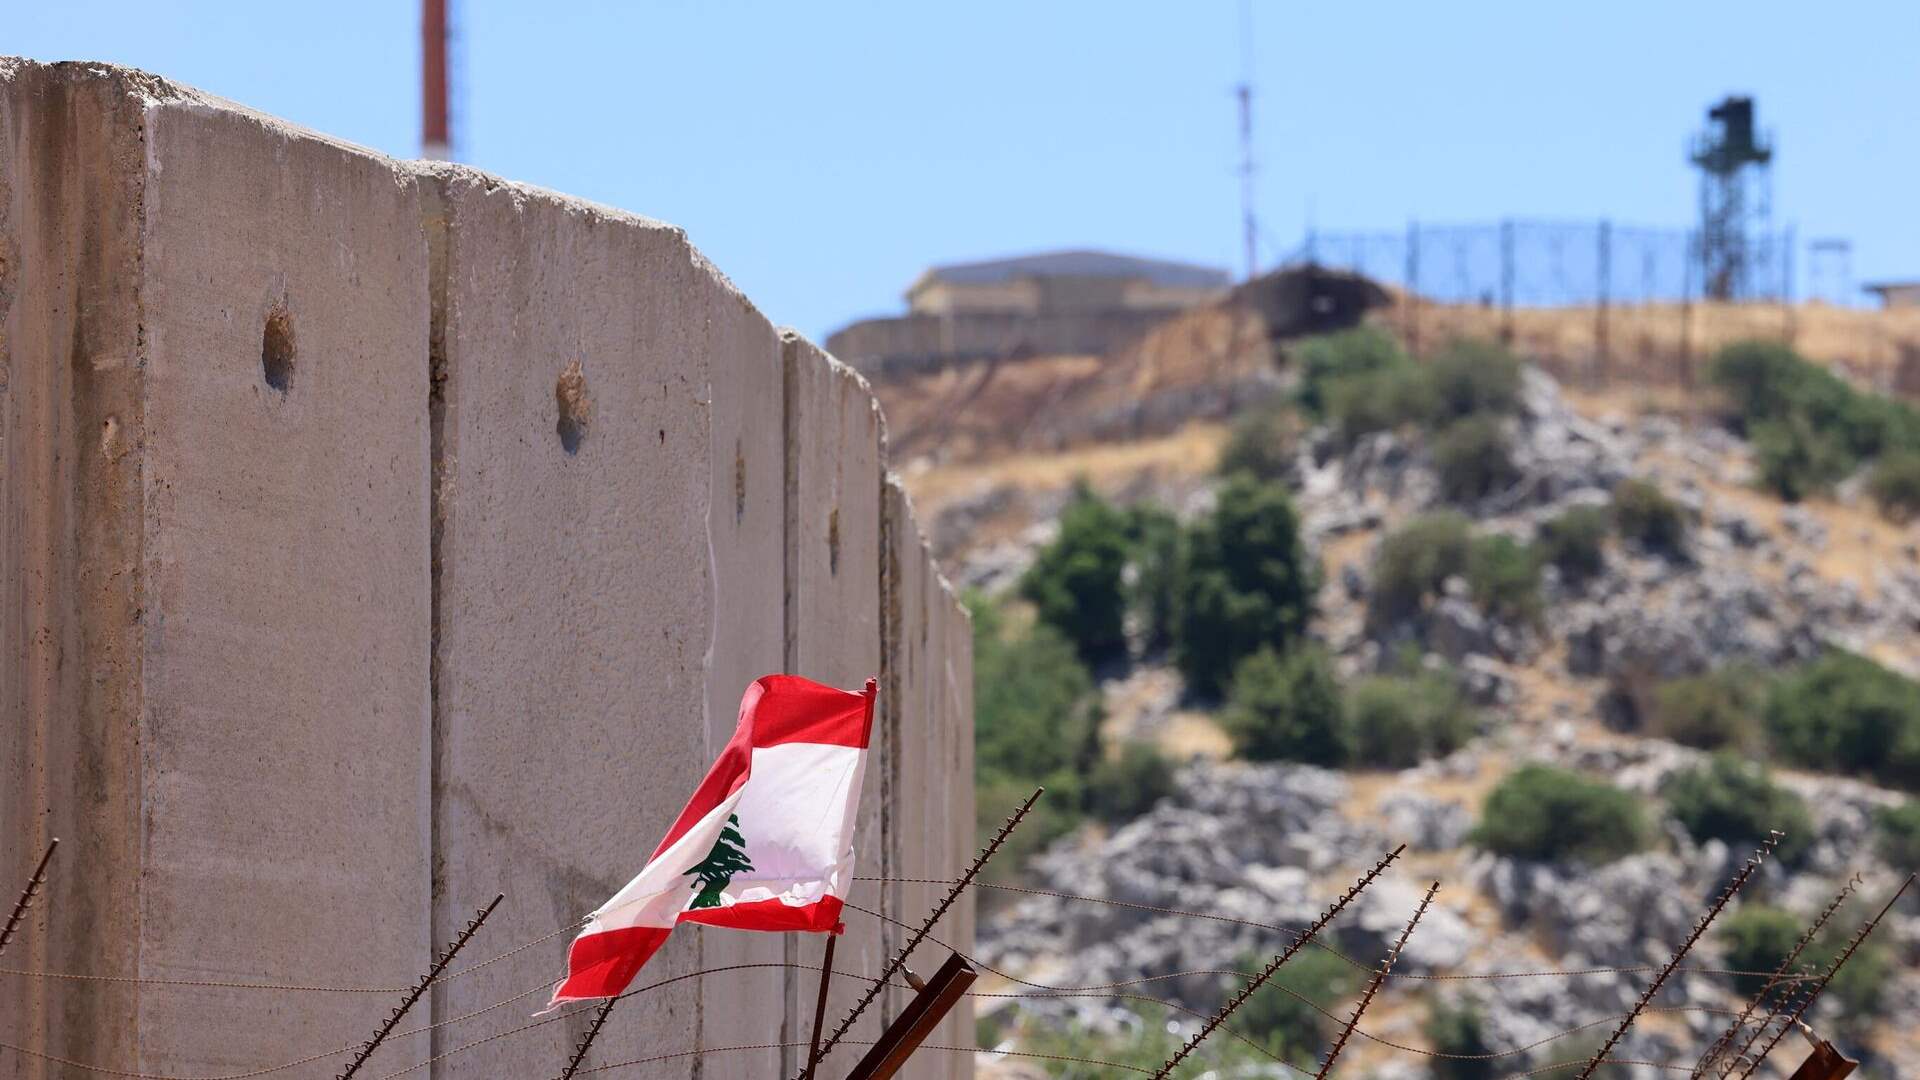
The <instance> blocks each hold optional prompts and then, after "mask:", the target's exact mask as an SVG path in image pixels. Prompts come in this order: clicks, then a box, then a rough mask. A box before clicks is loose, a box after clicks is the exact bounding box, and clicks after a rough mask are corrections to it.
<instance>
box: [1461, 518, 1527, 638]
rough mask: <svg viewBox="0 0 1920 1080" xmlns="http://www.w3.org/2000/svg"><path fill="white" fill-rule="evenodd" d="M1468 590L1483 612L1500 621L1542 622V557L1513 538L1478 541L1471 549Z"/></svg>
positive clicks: (1491, 537) (1475, 539) (1468, 552)
mask: <svg viewBox="0 0 1920 1080" xmlns="http://www.w3.org/2000/svg"><path fill="white" fill-rule="evenodd" d="M1467 586H1468V587H1469V588H1470V589H1472V591H1473V602H1474V603H1475V604H1478V605H1479V606H1480V610H1482V611H1484V612H1486V613H1487V614H1488V615H1491V616H1493V617H1494V618H1496V619H1504V620H1506V621H1507V622H1513V623H1533V622H1538V621H1539V619H1540V615H1541V600H1540V559H1539V556H1537V555H1536V554H1535V553H1534V552H1533V551H1532V550H1530V549H1529V548H1528V547H1527V546H1526V545H1525V544H1522V543H1520V542H1519V541H1517V540H1515V539H1513V538H1512V537H1510V536H1503V535H1500V534H1498V533H1495V534H1493V535H1490V536H1476V537H1474V539H1473V542H1472V544H1471V545H1469V546H1468V548H1467Z"/></svg>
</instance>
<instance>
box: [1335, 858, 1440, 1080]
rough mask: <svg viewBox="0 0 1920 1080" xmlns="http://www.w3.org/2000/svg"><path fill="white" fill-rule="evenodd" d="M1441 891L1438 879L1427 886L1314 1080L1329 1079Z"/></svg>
mask: <svg viewBox="0 0 1920 1080" xmlns="http://www.w3.org/2000/svg"><path fill="white" fill-rule="evenodd" d="M1439 891H1440V883H1439V882H1437V881H1436V882H1434V883H1433V884H1432V885H1429V886H1427V895H1425V896H1423V897H1421V898H1420V906H1419V907H1417V908H1414V909H1413V918H1411V919H1409V920H1408V921H1407V926H1406V929H1404V930H1402V931H1400V940H1398V941H1396V942H1394V943H1393V948H1391V949H1388V950H1387V958H1386V959H1385V960H1382V961H1380V967H1379V968H1378V969H1377V970H1375V971H1374V973H1373V978H1371V979H1369V980H1367V989H1366V992H1365V993H1363V994H1361V995H1360V1001H1359V1003H1358V1004H1356V1005H1355V1006H1354V1007H1353V1015H1352V1016H1349V1017H1347V1023H1346V1026H1345V1027H1342V1028H1341V1029H1340V1035H1339V1037H1338V1038H1336V1039H1334V1040H1333V1048H1332V1049H1330V1050H1328V1051H1327V1060H1326V1061H1324V1062H1322V1063H1321V1065H1320V1071H1319V1072H1317V1073H1315V1074H1314V1080H1327V1074H1328V1073H1330V1072H1332V1071H1333V1062H1334V1059H1335V1058H1338V1057H1339V1056H1340V1051H1341V1050H1343V1049H1345V1048H1346V1045H1347V1040H1348V1039H1350V1038H1352V1037H1353V1029H1354V1028H1357V1027H1359V1026H1360V1014H1361V1013H1363V1012H1366V1011H1367V1006H1368V1005H1371V1004H1373V995H1375V994H1377V993H1379V992H1380V984H1381V983H1384V982H1386V981H1387V974H1388V973H1389V972H1391V971H1392V970H1393V962H1394V961H1395V960H1398V959H1400V950H1401V949H1403V948H1405V947H1406V944H1407V939H1408V938H1409V937H1412V936H1413V928H1414V927H1416V926H1418V925H1420V916H1422V915H1425V914H1426V913H1427V905H1429V904H1431V903H1433V894H1434V893H1437V892H1439Z"/></svg>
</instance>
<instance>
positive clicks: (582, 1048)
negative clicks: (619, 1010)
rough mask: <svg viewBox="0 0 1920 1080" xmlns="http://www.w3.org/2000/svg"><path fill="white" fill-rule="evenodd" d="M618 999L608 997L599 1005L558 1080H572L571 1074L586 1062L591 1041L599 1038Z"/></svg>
mask: <svg viewBox="0 0 1920 1080" xmlns="http://www.w3.org/2000/svg"><path fill="white" fill-rule="evenodd" d="M619 1000H620V999H619V998H618V997H610V998H608V999H607V1000H606V1001H604V1002H602V1003H601V1004H600V1009H599V1011H597V1012H595V1013H594V1014H593V1023H591V1024H588V1025H587V1031H586V1034H584V1035H582V1036H580V1041H579V1043H577V1044H576V1045H575V1046H574V1048H573V1056H572V1057H570V1058H568V1059H567V1067H566V1068H564V1069H562V1070H560V1080H573V1074H574V1073H575V1072H578V1071H579V1069H580V1063H581V1062H583V1061H585V1060H587V1051H588V1050H591V1049H592V1048H593V1040H595V1039H597V1038H599V1037H600V1028H601V1027H602V1026H603V1025H605V1024H606V1022H607V1014H608V1013H610V1012H612V1011H613V1005H614V1002H617V1001H619Z"/></svg>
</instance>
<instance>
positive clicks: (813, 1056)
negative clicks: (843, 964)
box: [801, 926, 843, 1080]
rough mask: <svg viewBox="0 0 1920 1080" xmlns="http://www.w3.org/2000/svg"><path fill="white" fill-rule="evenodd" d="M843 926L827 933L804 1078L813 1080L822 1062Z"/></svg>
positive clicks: (804, 1079)
mask: <svg viewBox="0 0 1920 1080" xmlns="http://www.w3.org/2000/svg"><path fill="white" fill-rule="evenodd" d="M842 929H843V928H842V927H839V926H836V927H834V928H833V932H832V933H831V934H828V935H827V955H826V956H825V957H824V958H823V959H822V960H821V961H820V996H819V997H817V998H815V999H814V1002H813V1041H812V1042H809V1043H808V1044H807V1071H806V1072H804V1073H802V1074H801V1076H802V1077H803V1080H813V1069H814V1066H816V1065H818V1064H820V1028H821V1027H822V1026H823V1025H825V1023H826V1020H827V982H828V980H830V979H832V978H833V947H834V945H836V944H837V943H839V941H840V931H841V930H842Z"/></svg>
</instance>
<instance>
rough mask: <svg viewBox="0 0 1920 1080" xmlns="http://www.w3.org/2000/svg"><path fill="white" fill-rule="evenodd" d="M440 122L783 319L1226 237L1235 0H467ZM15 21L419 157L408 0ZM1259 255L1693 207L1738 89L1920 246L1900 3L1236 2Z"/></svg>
mask: <svg viewBox="0 0 1920 1080" xmlns="http://www.w3.org/2000/svg"><path fill="white" fill-rule="evenodd" d="M453 2H454V6H455V16H456V33H457V35H458V38H457V44H456V60H457V64H458V68H457V70H458V73H459V75H460V85H459V86H458V87H457V89H456V113H457V115H456V121H455V122H456V138H457V142H458V147H457V153H458V156H459V157H460V158H461V159H462V160H464V161H467V162H469V163H472V164H474V165H478V166H480V167H482V168H485V169H488V170H491V171H494V172H498V173H501V174H503V175H506V176H510V177H513V178H515V179H520V180H525V181H529V182H532V183H537V184H543V185H546V186H549V187H554V188H558V189H560V190H563V191H567V192H571V193H575V194H579V195H583V196H587V197H589V198H593V199H597V200H600V201H603V202H607V203H611V204H614V205H616V206H620V207H624V208H627V209H630V210H635V211H638V212H640V213H644V214H648V215H651V216H653V217H657V218H661V219H664V220H666V221H671V222H673V223H675V224H678V225H681V226H683V227H685V228H686V229H687V230H688V232H689V233H690V234H691V235H692V237H693V240H694V242H695V243H696V244H698V245H699V246H700V247H701V248H702V249H703V250H704V251H705V252H706V253H707V254H708V255H709V256H710V257H711V258H712V259H713V260H714V261H715V262H716V263H717V264H719V265H720V266H721V267H722V268H723V269H724V270H726V271H727V273H728V274H729V275H730V276H732V277H733V278H734V280H735V281H736V282H738V283H739V284H740V285H741V287H742V288H744V289H745V290H746V291H747V293H748V295H750V296H751V297H753V298H754V300H755V301H756V302H757V303H758V304H759V305H760V306H761V308H762V309H763V310H765V311H766V312H767V313H768V315H769V316H770V317H772V318H773V319H775V320H776V321H778V322H782V323H788V324H791V325H794V326H797V327H799V328H800V329H802V330H804V331H806V332H808V333H809V334H812V335H815V336H824V335H825V334H826V333H828V332H829V331H831V330H833V329H835V328H836V327H838V326H839V325H840V324H842V323H844V322H846V321H847V320H849V319H851V318H854V317H857V316H861V315H865V314H872V313H880V312H887V311H893V310H896V309H897V308H898V306H899V303H900V301H899V293H900V291H901V290H902V289H903V288H904V287H905V286H906V284H907V283H908V282H909V281H910V280H911V279H912V277H913V276H914V275H915V274H916V273H917V272H918V271H919V270H920V269H921V268H922V267H924V266H925V265H927V264H928V263H932V262H946V261H955V260H961V259H967V258H974V257H986V256H993V255H999V254H1008V253H1016V252H1023V251H1028V250H1035V249H1044V248H1053V247H1068V246H1076V247H1078V246H1088V247H1103V248H1111V249H1116V250H1123V251H1137V252H1141V253H1146V254H1153V255H1161V256H1168V257H1174V258H1182V259H1190V260H1194V261H1199V262H1205V263H1212V264H1216V265H1219V266H1222V267H1237V266H1238V264H1239V261H1240V257H1239V240H1238V214H1239V210H1238V202H1237V187H1236V182H1235V179H1234V175H1233V167H1234V161H1235V155H1236V148H1235V120H1234V111H1233V99H1232V95H1231V87H1232V84H1233V83H1234V82H1235V81H1236V80H1237V79H1238V71H1239V66H1240V53H1239V45H1238V31H1239V13H1238V6H1237V3H1236V0H1180V2H1166V3H1135V2H1127V0H1090V2H1064V0H1063V2H1046V0H974V2H972V3H968V4H964V5H962V4H933V3H925V2H912V0H895V2H893V3H864V4H854V3H826V2H819V0H816V2H811V3H781V4H774V3H754V2H745V0H734V2H731V3H727V2H717V0H708V2H705V3H698V2H692V0H684V2H671V3H667V2H662V3H629V4H616V3H584V2H581V3H570V2H566V0H546V2H543V3H539V4H531V3H522V4H512V3H506V2H504V0H494V2H486V0H453ZM0 6H4V7H5V8H7V9H8V10H7V11H6V13H5V15H4V17H0V52H7V53H17V54H24V55H26V56H31V57H34V58H36V59H42V60H54V59H95V60H109V61H114V62H118V63H125V64H133V65H137V66H139V67H144V68H147V69H150V70H153V71H156V72H159V73H162V74H165V75H168V76H171V77H173V78H176V79H179V80H181V81H184V82H187V83H191V84H193V85H196V86H199V87H201V88H203V89H206V90H209V91H212V92H214V93H217V94H221V95H223V96H226V97H231V98H234V99H237V100H239V101H242V102H245V103H247V104H249V105H252V106H254V107H256V108H260V109H264V110H266V111H268V112H273V113H277V114H279V115H282V116H285V117H288V118H290V119H292V120H294V121H296V122H298V123H301V124H305V125H308V126H310V127H314V128H318V129H320V130H323V131H326V132H329V133H332V134H335V135H338V136H341V137H343V138H347V139H350V140H353V141H355V142H359V143H363V144H365V145H368V146H372V147H374V148H377V149H379V150H383V151H386V152H389V153H393V154H397V155H404V156H412V155H413V154H414V153H416V152H417V144H418V131H419V119H418V105H417V98H418V91H417V86H418V80H419V76H418V71H419V60H418V39H419V35H418V14H417V5H416V4H415V3H413V2H411V0H335V2H332V3H326V4H298V3H277V4H262V3H259V2H258V0H252V2H248V3H241V2H238V0H233V2H226V0H220V2H215V0H205V2H178V3H167V4H156V3H153V2H152V0H139V2H135V0H59V2H56V3H35V2H33V0H3V2H0ZM1253 23H1254V38H1255V48H1254V56H1255V61H1256V73H1255V79H1256V83H1257V86H1258V90H1257V93H1258V97H1257V100H1256V119H1255V127H1256V132H1255V138H1256V144H1257V151H1256V152H1257V155H1258V157H1259V160H1260V163H1261V169H1262V171H1261V173H1260V179H1259V189H1258V203H1259V209H1260V213H1261V216H1262V219H1263V221H1264V228H1263V232H1264V234H1265V239H1264V241H1263V247H1264V251H1263V258H1266V259H1269V260H1271V259H1273V258H1276V257H1277V256H1278V255H1279V254H1281V253H1282V252H1283V251H1285V250H1290V249H1291V248H1293V247H1294V246H1295V245H1296V244H1297V243H1298V241H1299V239H1300V237H1301V236H1302V234H1303V231H1304V229H1305V228H1306V225H1307V223H1308V221H1309V219H1310V217H1311V220H1313V221H1314V222H1316V223H1317V224H1318V225H1319V226H1320V227H1321V228H1324V229H1338V228H1382V229H1398V228H1401V227H1403V226H1404V223H1405V222H1406V221H1407V220H1409V219H1410V218H1414V217H1418V218H1419V219H1421V220H1423V221H1435V222H1445V221H1469V220H1490V219H1494V218H1497V217H1499V216H1501V215H1506V214H1514V215H1541V216H1552V217H1566V218H1592V217H1598V216H1601V215H1607V216H1610V217H1612V218H1614V219H1616V220H1619V221H1622V222H1632V223H1638V224H1649V225H1684V224H1686V223H1688V222H1690V221H1691V219H1692V215H1693V213H1694V200H1695V186H1694V181H1693V177H1692V175H1691V173H1690V170H1689V169H1688V168H1687V166H1686V164H1685V162H1684V159H1683V152H1682V151H1683V146H1684V142H1685V139H1686V137H1687V136H1688V135H1689V134H1690V133H1692V132H1693V131H1694V130H1695V129H1696V128H1698V127H1699V126H1700V123H1701V120H1702V119H1703V112H1704V109H1705V108H1706V106H1707V105H1708V104H1709V103H1710V102H1712V101H1715V100H1718V99H1719V98H1720V97H1721V96H1722V95H1724V94H1726V93H1728V92H1730V91H1740V92H1749V93H1753V94H1755V95H1756V96H1757V98H1758V101H1759V108H1760V115H1761V122H1762V123H1763V124H1764V125H1765V126H1767V127H1770V128H1772V129H1773V131H1774V133H1775V135H1776V138H1777V140H1778V145H1779V157H1778V161H1777V165H1776V168H1775V213H1776V219H1777V220H1779V221H1780V222H1782V223H1792V224H1794V225H1795V226H1797V228H1798V230H1799V235H1800V236H1801V237H1802V239H1803V240H1804V239H1805V238H1808V237H1812V236H1829V235H1831V236H1841V237H1847V238H1850V239H1851V240H1852V241H1853V243H1854V256H1853V271H1854V276H1855V278H1856V279H1858V280H1872V279H1875V278H1885V277H1920V64H1917V63H1915V62H1914V49H1915V42H1917V41H1920V4H1913V3H1911V2H1891V0H1889V2H1862V3H1853V4H1847V5H1834V4H1824V5H1815V4H1809V3H1798V4H1795V3H1776V2H1761V3H1725V2H1689V3H1680V4H1676V3H1672V2H1671V0H1668V2H1664V3H1662V2H1651V0H1646V2H1643V0H1615V2H1610V3H1605V4H1600V3H1587V4H1580V5H1573V4H1555V3H1544V4H1543V3H1539V2H1537V0H1535V2H1512V3H1507V2H1502V3H1477V4H1472V3H1469V4H1431V3H1424V4H1415V3H1401V4H1369V5H1337V4H1314V5H1309V4H1304V3H1291V2H1281V0H1255V10H1254V18H1253Z"/></svg>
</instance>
